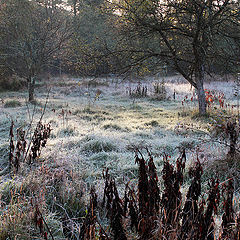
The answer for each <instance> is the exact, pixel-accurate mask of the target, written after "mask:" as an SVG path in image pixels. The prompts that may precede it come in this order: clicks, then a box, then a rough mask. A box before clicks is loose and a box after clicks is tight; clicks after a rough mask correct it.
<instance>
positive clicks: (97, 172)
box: [0, 76, 240, 239]
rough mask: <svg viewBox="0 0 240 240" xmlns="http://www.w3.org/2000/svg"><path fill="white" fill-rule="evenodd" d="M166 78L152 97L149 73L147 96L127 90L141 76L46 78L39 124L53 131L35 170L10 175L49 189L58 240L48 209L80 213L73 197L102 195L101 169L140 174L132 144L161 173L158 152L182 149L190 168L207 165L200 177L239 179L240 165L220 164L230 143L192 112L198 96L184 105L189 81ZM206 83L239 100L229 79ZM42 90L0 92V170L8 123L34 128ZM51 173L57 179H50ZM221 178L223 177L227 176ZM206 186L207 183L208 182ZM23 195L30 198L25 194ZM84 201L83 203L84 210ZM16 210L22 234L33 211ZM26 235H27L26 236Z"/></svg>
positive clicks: (5, 157)
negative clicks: (32, 96) (31, 99)
mask: <svg viewBox="0 0 240 240" xmlns="http://www.w3.org/2000/svg"><path fill="white" fill-rule="evenodd" d="M165 80H166V93H167V94H166V100H164V101H158V100H156V98H154V97H153V94H154V89H153V83H154V82H156V81H160V80H159V79H146V80H144V82H142V84H144V85H145V86H147V87H148V94H149V96H148V97H146V98H130V97H129V95H128V93H127V92H128V90H129V88H132V89H133V88H135V87H136V86H137V85H138V82H126V81H125V82H122V81H121V80H120V79H98V80H94V81H89V79H84V80H83V79H67V80H65V81H61V80H58V81H57V80H56V79H55V80H54V81H52V82H51V83H50V85H51V91H50V95H49V100H48V104H47V108H46V112H45V114H44V116H43V122H44V123H51V127H52V129H53V130H52V132H51V136H50V139H49V140H48V142H47V147H46V148H44V149H43V151H42V153H41V157H40V159H39V162H40V164H39V165H34V166H33V169H32V170H33V172H32V173H31V172H30V173H29V171H28V170H26V172H23V176H24V177H25V179H23V178H22V177H21V176H19V177H16V178H15V179H14V180H12V181H13V182H14V183H18V182H20V183H21V182H22V184H25V185H27V187H26V188H25V189H28V188H29V191H30V190H33V191H36V192H41V191H42V190H43V192H44V193H45V194H46V195H49V194H50V195H49V196H50V197H48V198H46V201H45V200H44V201H43V202H44V204H45V205H44V204H43V207H42V211H43V213H44V214H45V215H46V216H47V219H46V220H47V221H48V223H49V226H52V229H55V231H60V232H56V234H55V235H54V236H55V238H56V239H64V238H63V237H62V235H61V234H62V233H61V231H62V230H61V229H62V225H61V224H62V223H61V221H59V217H58V216H55V215H54V214H53V213H54V211H58V212H59V211H60V212H61V211H63V213H61V214H63V215H64V211H65V210H66V211H70V212H71V213H72V214H73V215H72V216H71V217H79V216H80V215H81V214H82V213H81V211H83V212H84V210H83V209H80V210H79V209H78V207H76V206H79V203H78V202H77V204H78V205H76V204H75V202H76V201H82V199H81V198H82V195H81V194H82V193H81V191H83V189H84V192H85V191H86V192H89V188H90V185H95V187H96V189H97V192H98V194H99V195H101V194H102V192H103V179H102V172H103V170H104V169H106V168H108V169H109V170H110V173H111V175H113V176H114V177H115V179H116V181H117V183H118V184H120V185H121V184H122V183H123V182H124V181H126V180H128V179H137V175H138V168H137V165H136V163H135V159H134V156H135V152H134V151H135V149H136V148H138V149H139V150H140V151H142V152H143V154H144V156H147V152H146V148H147V149H148V150H149V151H150V152H151V153H152V155H153V157H154V161H155V164H156V166H157V169H158V173H159V176H160V175H161V169H162V166H163V160H162V154H163V153H166V154H168V155H169V156H170V158H169V159H170V161H173V162H174V161H176V158H177V157H178V156H179V152H180V151H181V149H183V148H184V149H186V152H187V160H188V161H187V168H189V167H190V166H191V165H192V164H193V162H194V161H195V160H196V157H197V156H198V157H199V160H200V161H201V162H202V163H203V165H204V167H205V168H206V169H208V168H209V169H210V171H206V174H205V175H204V176H203V177H204V179H206V181H207V180H208V179H209V177H211V176H213V174H214V173H215V172H216V171H218V172H220V174H221V171H224V173H225V175H224V176H225V177H226V178H228V177H229V176H231V174H232V176H234V177H236V178H238V177H237V176H236V174H238V173H239V171H238V170H237V168H239V166H235V165H232V166H230V167H229V169H226V167H227V165H224V164H223V162H218V161H220V160H223V159H224V157H225V155H226V152H227V148H226V147H225V146H224V145H222V144H219V143H216V142H214V141H212V139H211V138H210V137H209V133H210V132H209V129H211V120H210V118H199V117H198V116H197V114H196V113H197V101H196V100H194V101H189V100H188V101H186V102H185V103H184V105H182V100H183V99H184V97H185V96H186V95H187V96H188V99H190V98H191V96H192V95H193V89H192V88H191V86H190V85H189V84H188V83H185V82H184V81H182V79H181V78H179V77H178V76H177V77H172V78H169V79H168V78H167V79H165ZM89 82H90V83H89ZM48 86H49V83H48ZM205 88H207V89H214V90H217V91H220V92H224V93H225V96H226V101H227V102H228V103H230V104H232V105H233V104H234V105H236V104H237V99H236V97H234V95H233V91H234V83H233V82H220V83H219V82H217V83H215V82H212V83H211V84H210V83H207V84H206V85H205ZM47 92H48V90H47V88H46V86H45V85H44V84H42V85H40V87H38V88H37V89H36V102H35V105H33V104H28V103H27V102H26V99H27V94H26V92H24V91H21V92H1V93H0V99H1V100H2V101H1V102H0V137H1V142H0V170H1V169H3V168H5V167H6V166H7V164H8V151H9V128H10V124H11V121H12V120H13V121H14V125H15V130H16V129H17V128H19V127H22V128H23V129H28V127H29V124H30V123H31V121H32V119H33V122H32V126H33V127H34V126H35V125H36V123H37V122H38V121H39V119H40V116H41V115H42V112H43V110H44V105H45V102H46V99H47ZM174 92H175V100H174V99H173V95H174ZM16 102H17V103H18V104H17V105H16V104H15V103H16ZM9 103H10V105H9ZM12 103H14V104H12ZM6 104H7V106H8V107H6ZM11 104H12V105H11ZM216 107H218V106H217V105H216ZM214 111H215V109H214V107H212V109H210V112H211V113H210V115H211V114H215V112H214ZM228 111H231V109H230V110H229V109H226V112H228ZM234 111H236V109H234ZM31 133H32V131H29V132H28V137H30V135H31ZM219 163H221V164H219ZM41 164H43V165H42V166H41ZM38 167H39V168H38ZM45 168H46V169H47V170H45ZM227 168H228V167H227ZM228 173H229V174H228ZM24 174H25V175H24ZM52 175H53V176H52ZM73 175H74V177H73ZM123 176H124V177H125V178H124V179H123ZM54 179H57V181H58V182H52V181H53V180H54ZM186 179H188V176H186ZM221 180H223V181H224V177H223V178H221ZM8 182H9V177H8V176H4V175H3V176H2V177H1V186H2V188H1V189H0V195H4V194H5V193H6V191H5V189H6V188H5V186H7V184H8ZM35 182H36V184H35ZM79 183H81V184H84V188H82V185H81V187H79V186H76V184H79ZM160 185H161V183H160ZM188 185H189V183H188V182H187V181H186V182H185V183H184V186H185V187H186V189H187V187H188ZM239 185H240V184H238V185H237V186H238V187H239ZM43 186H47V188H46V189H45V187H43ZM59 186H61V188H59ZM42 187H43V189H42ZM78 187H79V189H78ZM205 187H206V188H207V184H206V186H205ZM58 188H59V189H58ZM203 188H204V187H203ZM77 189H78V190H77ZM120 189H121V188H120ZM71 191H72V192H71ZM184 191H186V190H185V188H184V189H182V192H183V193H184ZM238 192H239V189H238ZM79 194H80V195H81V197H79ZM120 194H121V193H120ZM236 194H239V193H236ZM26 195H27V196H29V195H28V193H26ZM65 195H66V196H70V195H71V197H72V198H71V199H70V200H69V201H67V202H64V201H65V200H64V201H63V199H66V196H65ZM83 195H84V194H83ZM61 196H62V198H63V199H61ZM236 196H238V195H236ZM55 198H56V199H57V201H58V202H57V204H58V205H59V204H60V208H58V209H52V208H53V206H55V207H56V206H58V205H56V204H55V203H54V201H55V200H54V199H55ZM25 200H26V199H23V200H20V202H19V205H20V207H22V206H25V204H27V201H28V200H26V201H25ZM60 200H61V201H60ZM62 201H63V202H62ZM54 204H55V205H54ZM61 204H65V205H62V206H65V208H66V209H65V210H64V208H63V209H62V208H61V207H62V206H61ZM81 204H82V205H83V203H81ZM75 205H76V206H75ZM82 205H81V207H83V208H84V206H82ZM14 206H15V205H14ZM14 206H13V207H14ZM16 206H17V205H16ZM17 207H18V206H17ZM50 207H51V208H50ZM75 207H76V208H75ZM28 208H29V209H30V210H31V211H33V210H34V209H32V207H31V206H29V205H27V206H26V209H28ZM71 208H72V209H73V210H74V212H72V211H73V210H72V209H71ZM238 208H239V206H238ZM30 210H29V211H30ZM53 210H54V211H53ZM31 214H32V213H31ZM68 214H69V212H68ZM78 214H80V215H78ZM4 216H5V215H2V218H3V222H4V221H5V222H4V224H3V225H2V226H1V225H0V229H1V227H4V228H6V227H8V228H10V227H11V224H10V222H8V221H6V219H5V217H4ZM20 216H21V217H23V219H22V218H19V223H18V224H19V231H20V232H21V231H23V232H24V231H25V230H26V229H25V227H26V226H24V227H23V226H22V224H21V222H22V221H26V222H27V224H29V226H30V225H31V224H32V223H30V222H29V217H31V216H28V215H27V214H26V216H25V215H23V216H22V215H20ZM81 216H82V215H81ZM30 228H31V226H30ZM59 229H60V230H59ZM76 229H77V228H76ZM10 230H11V229H10ZM10 230H9V231H10ZM11 231H12V230H11ZM29 234H30V233H29ZM31 234H32V233H31ZM29 236H30V235H29ZM29 236H27V237H26V239H29ZM0 238H1V235H0Z"/></svg>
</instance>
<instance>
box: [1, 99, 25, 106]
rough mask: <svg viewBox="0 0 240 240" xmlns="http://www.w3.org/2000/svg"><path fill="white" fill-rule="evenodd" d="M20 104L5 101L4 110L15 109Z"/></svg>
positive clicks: (16, 101) (13, 101)
mask: <svg viewBox="0 0 240 240" xmlns="http://www.w3.org/2000/svg"><path fill="white" fill-rule="evenodd" d="M21 106H22V104H21V102H19V101H18V100H9V101H6V102H5V104H4V107H5V108H15V107H21Z"/></svg>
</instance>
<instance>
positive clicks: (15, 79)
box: [0, 75, 27, 91]
mask: <svg viewBox="0 0 240 240" xmlns="http://www.w3.org/2000/svg"><path fill="white" fill-rule="evenodd" d="M26 85H27V82H26V80H25V79H23V78H20V77H19V76H17V75H12V76H1V77H0V87H1V89H3V90H12V91H18V90H20V89H22V88H24V87H26Z"/></svg>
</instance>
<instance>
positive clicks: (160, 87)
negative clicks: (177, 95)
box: [153, 80, 167, 101]
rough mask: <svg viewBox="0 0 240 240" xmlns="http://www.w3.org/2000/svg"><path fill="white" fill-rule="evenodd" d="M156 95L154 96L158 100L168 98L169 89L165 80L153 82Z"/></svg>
mask: <svg viewBox="0 0 240 240" xmlns="http://www.w3.org/2000/svg"><path fill="white" fill-rule="evenodd" d="M153 89H154V96H153V98H154V99H156V100H160V101H161V100H165V99H166V98H167V91H166V86H165V81H164V80H162V81H161V82H156V83H154V84H153Z"/></svg>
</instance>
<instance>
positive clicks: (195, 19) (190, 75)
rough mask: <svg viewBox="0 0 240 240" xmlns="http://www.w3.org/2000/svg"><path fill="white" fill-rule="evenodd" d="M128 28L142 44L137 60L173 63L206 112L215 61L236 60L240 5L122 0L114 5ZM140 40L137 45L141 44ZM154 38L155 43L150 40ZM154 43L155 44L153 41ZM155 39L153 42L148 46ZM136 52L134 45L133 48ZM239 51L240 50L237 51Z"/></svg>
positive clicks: (221, 0) (227, 0)
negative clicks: (207, 85)
mask: <svg viewBox="0 0 240 240" xmlns="http://www.w3.org/2000/svg"><path fill="white" fill-rule="evenodd" d="M110 4H112V5H113V7H114V9H116V10H117V12H118V14H119V15H120V16H121V18H122V23H121V25H122V26H123V29H124V31H125V32H126V31H127V32H128V33H131V36H137V39H138V40H137V41H139V39H140V41H142V42H144V41H145V42H146V40H148V41H147V42H148V44H146V45H144V44H140V47H141V48H138V49H137V50H136V49H135V50H136V52H137V53H138V55H139V56H140V57H139V58H138V59H136V58H135V61H138V60H140V61H142V60H145V59H149V58H156V59H158V60H161V61H156V62H157V63H159V62H160V64H162V62H163V61H164V62H167V63H168V64H170V65H172V66H173V67H174V69H175V70H176V71H178V72H179V73H180V74H181V75H182V76H183V77H184V78H185V79H186V80H187V81H188V82H189V83H190V84H191V85H192V86H194V87H195V88H196V90H197V94H198V102H199V113H200V114H201V115H204V114H206V101H205V92H204V79H205V75H206V73H209V72H210V71H211V68H212V66H213V64H214V63H215V62H219V60H220V61H221V64H222V65H228V64H237V58H239V55H238V54H239V49H238V50H237V44H236V43H238V45H239V40H240V20H239V19H240V16H239V3H238V2H237V1H233V0H148V1H144V0H120V1H116V2H114V3H112V1H111V3H110ZM137 41H136V43H135V46H137V45H139V44H138V43H137ZM151 41H152V42H151ZM153 42H154V44H153ZM149 43H150V44H149ZM131 51H132V52H134V48H132V49H131ZM236 52H237V53H238V54H236Z"/></svg>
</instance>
